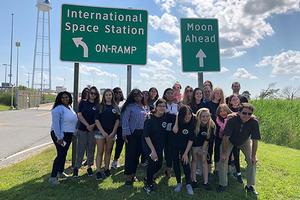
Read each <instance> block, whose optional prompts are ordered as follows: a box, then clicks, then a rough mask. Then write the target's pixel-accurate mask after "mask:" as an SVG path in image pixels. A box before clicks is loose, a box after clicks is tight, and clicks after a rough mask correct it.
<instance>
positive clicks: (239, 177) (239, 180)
mask: <svg viewBox="0 0 300 200" xmlns="http://www.w3.org/2000/svg"><path fill="white" fill-rule="evenodd" d="M236 179H237V181H238V182H239V183H240V184H243V183H244V181H243V178H242V175H238V176H237V177H236Z"/></svg>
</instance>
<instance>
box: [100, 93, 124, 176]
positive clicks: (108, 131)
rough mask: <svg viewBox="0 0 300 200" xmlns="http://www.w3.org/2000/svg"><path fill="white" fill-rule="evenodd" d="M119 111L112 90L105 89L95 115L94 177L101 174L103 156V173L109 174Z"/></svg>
mask: <svg viewBox="0 0 300 200" xmlns="http://www.w3.org/2000/svg"><path fill="white" fill-rule="evenodd" d="M119 118H120V111H119V108H118V106H117V104H116V102H115V101H114V95H113V91H112V90H111V89H106V90H105V91H104V92H103V97H102V101H101V103H100V106H99V114H98V116H97V117H96V120H95V122H96V126H97V128H98V130H99V132H97V133H96V135H95V138H96V144H97V155H96V166H97V172H96V179H97V180H101V179H102V178H104V177H103V174H102V173H101V171H100V170H101V165H102V160H103V152H104V149H105V156H104V175H105V177H109V176H110V175H111V173H110V170H109V162H110V157H111V152H112V148H113V145H114V142H115V139H116V137H115V136H116V133H117V129H118V126H119Z"/></svg>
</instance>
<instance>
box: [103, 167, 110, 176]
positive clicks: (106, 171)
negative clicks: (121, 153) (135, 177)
mask: <svg viewBox="0 0 300 200" xmlns="http://www.w3.org/2000/svg"><path fill="white" fill-rule="evenodd" d="M104 174H105V176H106V177H109V176H110V175H111V173H110V171H109V169H107V170H105V171H104Z"/></svg>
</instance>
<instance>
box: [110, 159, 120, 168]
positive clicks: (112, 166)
mask: <svg viewBox="0 0 300 200" xmlns="http://www.w3.org/2000/svg"><path fill="white" fill-rule="evenodd" d="M118 166H119V163H118V161H117V160H114V161H112V163H111V168H113V169H118Z"/></svg>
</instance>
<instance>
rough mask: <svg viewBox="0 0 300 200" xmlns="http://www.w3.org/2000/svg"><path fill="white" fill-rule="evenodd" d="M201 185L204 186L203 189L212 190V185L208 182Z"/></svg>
mask: <svg viewBox="0 0 300 200" xmlns="http://www.w3.org/2000/svg"><path fill="white" fill-rule="evenodd" d="M203 186H204V189H205V190H207V191H211V190H212V187H211V186H210V185H209V184H208V183H206V184H204V183H203Z"/></svg>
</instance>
